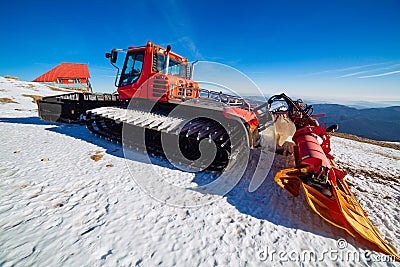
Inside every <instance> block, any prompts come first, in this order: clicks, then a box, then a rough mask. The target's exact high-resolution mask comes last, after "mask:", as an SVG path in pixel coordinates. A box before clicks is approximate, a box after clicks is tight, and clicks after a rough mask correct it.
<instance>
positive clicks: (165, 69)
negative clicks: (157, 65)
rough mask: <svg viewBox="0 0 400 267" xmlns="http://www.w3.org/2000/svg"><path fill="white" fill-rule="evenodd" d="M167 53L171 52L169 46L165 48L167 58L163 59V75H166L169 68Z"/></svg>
mask: <svg viewBox="0 0 400 267" xmlns="http://www.w3.org/2000/svg"><path fill="white" fill-rule="evenodd" d="M169 51H171V46H170V45H168V46H167V50H166V51H165V53H166V56H167V58H166V59H165V66H164V74H165V75H167V74H168V68H169Z"/></svg>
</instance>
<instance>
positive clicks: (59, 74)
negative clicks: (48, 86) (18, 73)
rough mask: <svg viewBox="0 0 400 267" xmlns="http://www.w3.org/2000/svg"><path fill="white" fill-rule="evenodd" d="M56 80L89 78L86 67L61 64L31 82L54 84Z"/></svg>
mask: <svg viewBox="0 0 400 267" xmlns="http://www.w3.org/2000/svg"><path fill="white" fill-rule="evenodd" d="M58 78H69V79H74V78H90V74H89V68H88V65H87V64H78V63H65V62H63V63H61V64H59V65H58V66H56V67H54V68H52V69H51V70H49V71H48V72H46V73H45V74H43V75H40V76H39V77H37V78H36V79H34V80H33V81H32V82H55V81H57V79H58Z"/></svg>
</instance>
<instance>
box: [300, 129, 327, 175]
mask: <svg viewBox="0 0 400 267" xmlns="http://www.w3.org/2000/svg"><path fill="white" fill-rule="evenodd" d="M320 130H323V129H322V128H321V127H320V126H315V127H313V126H308V127H303V128H300V129H299V130H297V131H296V133H295V135H294V136H293V141H294V142H295V143H296V145H297V147H298V151H299V152H298V158H299V162H300V166H308V167H309V169H310V171H313V170H316V171H319V170H320V168H321V166H323V167H328V168H332V166H331V163H330V160H329V159H328V157H327V156H326V153H325V151H324V150H323V148H322V146H321V144H320V143H319V142H318V138H317V136H318V135H317V134H316V133H315V132H318V131H320ZM322 138H323V137H321V140H323V139H322Z"/></svg>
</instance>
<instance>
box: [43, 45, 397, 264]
mask: <svg viewBox="0 0 400 267" xmlns="http://www.w3.org/2000/svg"><path fill="white" fill-rule="evenodd" d="M121 51H122V52H124V53H126V56H125V59H124V64H123V67H122V70H121V71H120V69H119V68H118V67H117V66H116V65H115V64H116V62H117V58H118V53H119V52H121ZM106 58H108V59H109V60H110V63H111V64H112V65H113V66H114V67H116V68H117V69H118V73H117V77H116V79H115V85H116V87H117V88H118V94H103V95H96V94H91V93H70V94H64V95H59V96H51V97H45V98H43V99H42V100H40V101H38V107H39V109H38V110H39V116H40V118H42V119H43V120H47V121H53V122H56V121H57V122H69V123H74V122H75V123H76V122H81V121H85V123H86V126H87V128H88V129H89V130H90V131H91V132H93V133H94V134H96V135H98V136H101V137H103V138H106V139H109V140H112V141H115V142H120V143H124V144H127V145H129V146H130V147H133V148H137V149H140V150H145V151H147V152H150V153H154V154H161V155H162V154H163V153H164V151H163V149H165V146H164V145H165V143H167V144H170V145H171V146H172V147H170V148H169V150H173V151H176V153H177V156H176V158H177V160H178V161H182V155H183V158H184V159H187V161H185V160H183V162H180V163H183V164H189V165H190V164H193V163H192V162H195V165H193V166H191V167H192V168H193V169H198V170H203V169H205V168H210V169H217V170H223V169H224V168H225V167H226V166H227V165H228V162H229V161H230V159H232V158H234V157H235V156H236V155H237V154H239V153H240V151H241V150H242V149H244V147H246V148H250V149H252V148H256V147H258V146H260V133H262V132H263V130H265V129H266V128H268V127H269V126H270V125H271V124H273V120H274V119H276V118H278V117H279V116H285V117H286V118H288V119H289V120H290V121H291V122H292V124H293V134H294V135H293V141H294V142H295V156H296V159H297V160H296V168H292V169H285V170H281V171H279V172H278V173H277V174H276V177H275V181H276V182H277V184H278V185H279V186H281V187H282V188H284V189H285V190H287V191H288V192H289V193H291V194H292V195H294V196H297V195H299V193H300V189H299V188H300V187H301V188H303V191H304V194H305V196H306V199H307V201H308V204H309V205H310V206H311V208H312V209H313V210H314V211H315V212H316V213H317V214H318V215H320V216H321V217H322V218H324V219H325V220H326V221H328V222H329V223H331V224H333V225H335V226H337V227H339V228H342V229H344V230H346V231H347V232H348V233H349V234H350V235H352V236H353V237H355V238H356V239H357V240H359V241H360V242H363V243H366V244H367V246H368V247H370V248H372V249H374V250H376V251H380V252H383V253H386V254H389V255H393V257H395V259H396V260H399V257H398V256H397V252H396V250H395V249H394V248H393V247H391V246H390V245H388V244H387V243H386V242H385V240H384V239H383V238H382V237H381V235H380V234H379V232H378V230H377V229H376V228H375V227H374V226H373V225H372V223H371V222H370V221H369V219H368V218H367V214H366V212H365V211H364V210H363V209H362V208H361V206H360V204H359V203H358V201H357V200H356V198H355V197H354V195H353V194H352V193H351V191H350V190H349V188H348V186H347V184H346V182H345V180H344V177H345V175H346V173H345V172H344V171H341V170H339V169H338V168H337V166H336V165H335V163H334V161H333V159H334V157H333V156H332V155H331V154H330V139H329V138H330V136H329V132H333V131H335V130H336V128H337V127H336V126H335V125H334V126H330V127H322V126H324V125H319V124H318V122H317V120H316V119H315V116H313V115H312V114H311V113H312V111H313V109H312V106H310V105H306V104H305V103H303V102H302V101H301V100H298V101H293V100H292V99H290V98H289V97H287V96H286V95H285V94H281V95H275V96H273V97H271V98H270V99H269V100H268V101H267V102H265V103H262V104H254V103H252V102H251V101H250V100H247V99H243V98H242V97H240V96H235V95H231V94H225V93H222V92H218V91H213V90H207V89H204V88H201V87H200V86H199V83H197V82H195V81H193V80H192V79H191V78H192V77H193V69H194V63H192V64H191V65H190V64H189V63H188V59H187V58H184V57H182V56H180V55H178V54H176V53H174V52H172V51H171V47H170V46H167V48H164V47H161V46H158V45H156V44H153V43H151V42H150V41H148V42H147V44H146V45H145V46H140V47H129V48H128V49H126V50H122V49H113V50H112V51H111V52H110V53H106ZM276 103H278V105H274V104H276ZM274 107H277V108H274ZM176 110H178V112H177V111H176ZM141 140H144V142H141ZM163 140H164V141H166V142H164V143H163ZM171 140H172V141H171ZM174 140H175V141H174ZM176 140H178V142H176ZM211 143H213V144H215V146H216V153H214V154H213V155H214V157H213V158H211V159H209V158H202V153H201V148H200V147H201V146H204V145H205V146H206V149H207V144H211ZM210 149H212V147H210ZM169 159H170V158H169Z"/></svg>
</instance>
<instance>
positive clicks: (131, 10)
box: [0, 0, 400, 101]
mask: <svg viewBox="0 0 400 267" xmlns="http://www.w3.org/2000/svg"><path fill="white" fill-rule="evenodd" d="M214 2H216V3H214ZM1 6H2V11H1V16H0V33H1V35H2V38H1V42H0V48H1V51H2V56H1V60H0V75H15V76H18V77H20V79H22V80H32V79H34V78H36V77H37V76H39V75H41V74H42V73H44V72H46V71H47V70H49V69H51V68H52V67H54V66H56V65H57V64H59V63H61V62H78V63H88V64H89V70H90V72H91V75H92V84H93V86H94V89H95V90H96V91H103V92H111V91H113V90H114V87H113V81H114V79H113V76H114V75H115V70H114V69H113V68H112V67H111V66H110V64H109V62H108V61H107V60H106V59H105V58H104V53H105V52H108V51H109V50H111V49H112V48H113V47H120V48H126V47H127V46H131V45H144V44H145V43H146V41H147V40H152V41H153V42H154V43H157V44H161V45H165V46H166V45H167V44H171V46H172V49H173V50H174V51H176V52H177V53H179V54H181V55H184V56H186V57H188V58H189V60H196V59H199V60H207V61H215V62H219V63H223V64H227V65H229V66H231V67H234V68H236V69H238V70H240V71H242V72H243V73H244V74H245V75H247V76H249V77H250V78H251V79H252V80H254V81H255V82H256V84H257V85H258V86H259V87H260V89H261V90H262V91H263V92H265V93H266V94H271V93H279V92H287V93H288V94H290V95H294V96H297V97H304V98H307V97H308V98H313V99H328V100H330V99H332V100H333V99H335V100H343V101H344V100H352V99H355V100H368V101H382V100H390V101H396V100H400V1H394V0H393V1H392V0H383V1H368V0H365V1H308V0H305V1H285V0H282V1H254V2H252V1H190V0H189V1H149V0H148V1H118V0H115V1H101V0H98V1H83V0H81V1H75V0H69V1H64V0H59V1H40V0H37V1H21V0H14V1H3V3H2V5H1Z"/></svg>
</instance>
